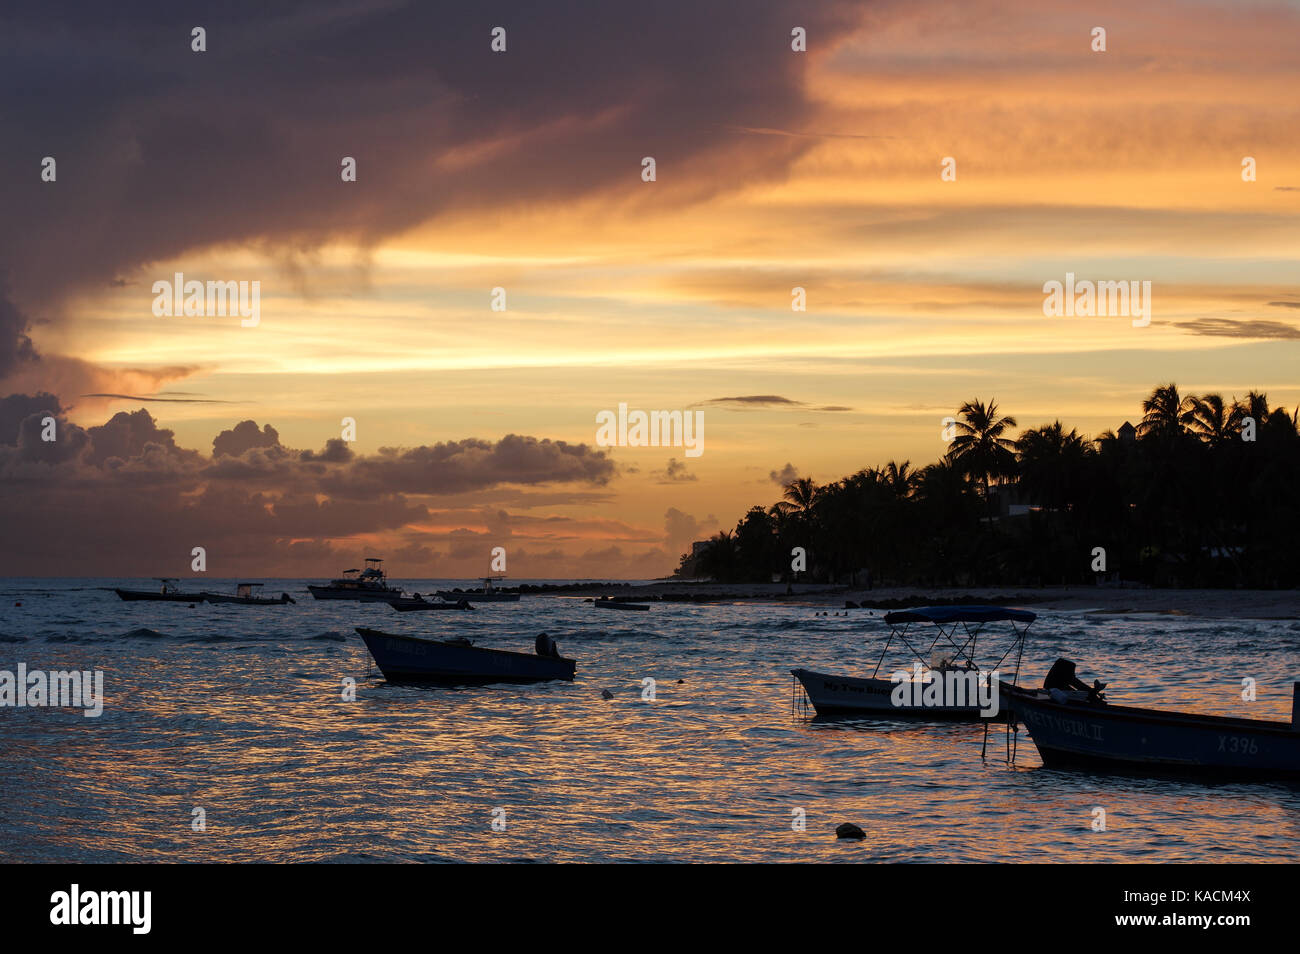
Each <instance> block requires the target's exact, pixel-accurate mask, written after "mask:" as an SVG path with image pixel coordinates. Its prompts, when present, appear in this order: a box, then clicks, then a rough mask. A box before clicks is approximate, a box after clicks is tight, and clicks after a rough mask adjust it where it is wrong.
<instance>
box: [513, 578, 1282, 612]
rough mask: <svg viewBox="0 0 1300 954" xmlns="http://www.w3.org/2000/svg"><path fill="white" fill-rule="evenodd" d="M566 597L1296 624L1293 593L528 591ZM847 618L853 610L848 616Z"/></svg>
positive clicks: (750, 586) (773, 586) (740, 587)
mask: <svg viewBox="0 0 1300 954" xmlns="http://www.w3.org/2000/svg"><path fill="white" fill-rule="evenodd" d="M533 592H535V593H539V594H554V595H564V596H573V597H581V598H588V597H598V596H614V597H615V598H621V599H626V600H631V601H650V602H687V603H695V602H699V603H711V602H739V601H745V602H769V603H789V604H794V605H810V606H816V607H818V608H824V609H828V608H835V609H844V608H845V604H846V602H851V603H857V604H858V606H859V607H860V608H862V609H867V610H873V609H874V610H879V609H884V610H891V609H901V608H904V607H908V606H925V605H927V604H960V603H962V602H963V601H967V600H969V602H972V603H987V604H993V605H1008V606H1024V607H1026V608H1029V609H1035V610H1054V611H1060V612H1076V613H1078V612H1091V613H1102V614H1113V615H1123V614H1135V613H1154V614H1162V615H1166V616H1199V617H1205V618H1210V619H1300V590H1205V589H1195V590H1178V589H1151V588H1142V587H1132V588H1127V587H1113V586H1109V587H1108V586H1042V587H1038V586H1033V587H1017V586H995V587H980V586H974V587H970V586H955V587H920V586H885V587H876V588H873V589H870V590H868V589H866V588H865V587H860V586H848V585H832V584H815V583H808V584H798V583H796V584H795V585H794V586H793V587H792V593H791V594H790V595H786V586H785V584H784V583H711V582H698V583H696V582H666V581H661V582H655V583H640V584H636V583H628V584H622V585H619V584H587V585H584V584H570V585H567V586H562V587H558V586H557V587H556V588H554V589H549V588H548V589H546V590H540V589H537V590H533ZM850 612H852V610H851V609H850Z"/></svg>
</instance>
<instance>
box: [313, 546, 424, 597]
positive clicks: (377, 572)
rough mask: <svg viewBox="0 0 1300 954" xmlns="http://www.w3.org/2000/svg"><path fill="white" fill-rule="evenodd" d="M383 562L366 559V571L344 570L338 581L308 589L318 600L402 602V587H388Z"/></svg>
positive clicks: (315, 585) (372, 558) (373, 558)
mask: <svg viewBox="0 0 1300 954" xmlns="http://www.w3.org/2000/svg"><path fill="white" fill-rule="evenodd" d="M383 562H384V561H383V560H381V559H379V558H378V557H366V567H365V569H364V570H356V569H352V570H344V571H343V575H342V576H341V577H339V578H338V579H336V580H330V581H329V583H325V584H318V583H313V584H310V585H309V586H308V587H307V589H308V591H309V592H310V593H311V595H312V596H314V597H316V599H318V600H360V601H362V602H369V603H389V602H391V601H393V600H400V599H402V590H401V587H397V586H389V585H388V575H387V574H386V573H384V569H383Z"/></svg>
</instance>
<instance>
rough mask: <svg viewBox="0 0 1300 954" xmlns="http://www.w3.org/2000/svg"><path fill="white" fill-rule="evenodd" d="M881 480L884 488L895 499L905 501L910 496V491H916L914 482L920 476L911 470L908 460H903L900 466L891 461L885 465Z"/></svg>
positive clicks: (910, 463)
mask: <svg viewBox="0 0 1300 954" xmlns="http://www.w3.org/2000/svg"><path fill="white" fill-rule="evenodd" d="M881 478H882V482H883V483H884V484H885V486H886V487H888V488H889V490H890V492H891V493H893V495H894V496H895V497H896V498H897V499H899V500H906V499H907V498H908V497H910V496H911V495H912V491H913V490H915V489H916V482H917V480H919V479H920V474H918V473H917V472H916V471H914V470H913V469H912V462H911V461H910V460H905V461H903V462H902V463H901V464H899V463H897V462H895V461H892V460H891V461H890V462H889V463H888V464H886V465H885V470H884V472H883V473H882V474H881Z"/></svg>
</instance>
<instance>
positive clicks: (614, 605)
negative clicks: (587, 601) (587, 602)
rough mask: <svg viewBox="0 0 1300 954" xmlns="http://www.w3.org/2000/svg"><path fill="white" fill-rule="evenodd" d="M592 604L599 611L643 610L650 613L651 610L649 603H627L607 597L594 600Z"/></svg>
mask: <svg viewBox="0 0 1300 954" xmlns="http://www.w3.org/2000/svg"><path fill="white" fill-rule="evenodd" d="M591 603H592V605H593V606H595V607H597V608H598V609H614V610H643V611H649V609H650V605H649V604H648V603H625V602H623V601H622V600H612V599H610V598H609V597H607V596H606V597H601V598H600V599H598V600H592V601H591Z"/></svg>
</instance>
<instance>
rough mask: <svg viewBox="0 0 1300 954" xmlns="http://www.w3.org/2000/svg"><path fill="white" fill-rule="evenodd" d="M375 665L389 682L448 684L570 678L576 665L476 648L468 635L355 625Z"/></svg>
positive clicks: (485, 683)
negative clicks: (439, 636) (441, 636)
mask: <svg viewBox="0 0 1300 954" xmlns="http://www.w3.org/2000/svg"><path fill="white" fill-rule="evenodd" d="M357 633H358V634H359V635H360V636H361V639H362V640H363V641H364V642H365V644H366V648H367V649H368V650H370V655H371V656H373V657H374V659H375V664H376V665H378V666H379V670H380V672H382V673H383V674H384V678H385V679H387V680H388V681H389V682H423V683H433V684H441V685H452V686H469V685H487V684H489V683H497V682H547V681H549V680H552V679H564V680H569V681H572V680H573V675H574V673H575V672H576V670H577V663H575V662H574V661H573V660H572V659H565V658H563V657H561V656H542V655H537V654H533V653H515V652H507V651H506V650H502V649H485V648H483V647H481V646H474V645H472V644H471V643H470V641H469V640H467V639H456V640H441V641H439V640H433V639H419V638H416V637H414V636H400V635H396V634H393V633H381V632H379V631H378V630H374V629H367V628H366V627H364V626H358V627H357Z"/></svg>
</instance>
